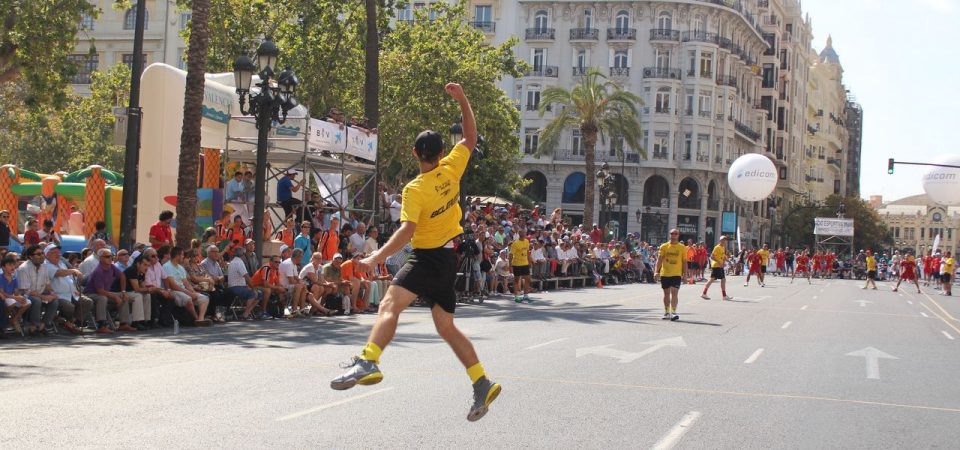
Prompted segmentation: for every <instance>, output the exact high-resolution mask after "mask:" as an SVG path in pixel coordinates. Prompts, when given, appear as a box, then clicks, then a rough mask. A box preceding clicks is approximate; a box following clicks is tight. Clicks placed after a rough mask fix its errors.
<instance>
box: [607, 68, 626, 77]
mask: <svg viewBox="0 0 960 450" xmlns="http://www.w3.org/2000/svg"><path fill="white" fill-rule="evenodd" d="M610 76H611V77H629V76H630V68H629V67H611V68H610Z"/></svg>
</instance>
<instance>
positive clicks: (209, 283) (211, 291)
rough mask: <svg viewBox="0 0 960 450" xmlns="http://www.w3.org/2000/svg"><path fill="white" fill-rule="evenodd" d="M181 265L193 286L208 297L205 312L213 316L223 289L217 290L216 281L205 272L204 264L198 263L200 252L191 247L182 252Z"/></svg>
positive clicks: (220, 300) (219, 302)
mask: <svg viewBox="0 0 960 450" xmlns="http://www.w3.org/2000/svg"><path fill="white" fill-rule="evenodd" d="M183 267H184V268H185V269H187V279H188V280H190V284H192V285H193V288H194V289H195V290H196V291H197V292H199V293H201V294H203V295H206V296H207V298H209V299H210V305H208V306H207V314H208V315H209V316H214V318H215V313H216V310H217V306H219V305H220V304H221V303H222V302H223V300H222V299H221V297H223V295H222V294H223V291H222V290H219V291H218V290H217V283H216V281H214V279H213V277H212V276H210V274H208V273H207V269H206V266H204V265H203V264H200V252H199V251H197V250H194V249H192V248H191V249H190V250H187V251H185V252H183ZM211 306H212V308H211ZM204 318H206V317H204Z"/></svg>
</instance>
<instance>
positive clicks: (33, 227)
mask: <svg viewBox="0 0 960 450" xmlns="http://www.w3.org/2000/svg"><path fill="white" fill-rule="evenodd" d="M25 225H26V226H27V231H24V232H23V242H24V243H25V245H40V232H39V227H38V226H37V219H30V220H27V223H26V224H25Z"/></svg>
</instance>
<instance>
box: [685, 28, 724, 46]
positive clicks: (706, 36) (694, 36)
mask: <svg viewBox="0 0 960 450" xmlns="http://www.w3.org/2000/svg"><path fill="white" fill-rule="evenodd" d="M719 37H720V36H719V35H717V33H708V32H706V31H684V32H683V37H682V39H681V40H682V41H683V42H708V43H711V44H719V43H720V40H719Z"/></svg>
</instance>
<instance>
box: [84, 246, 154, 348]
mask: <svg viewBox="0 0 960 450" xmlns="http://www.w3.org/2000/svg"><path fill="white" fill-rule="evenodd" d="M97 257H99V258H100V264H99V265H97V267H96V269H94V270H93V272H91V273H90V276H89V277H88V278H87V283H86V286H85V288H84V293H85V294H87V296H88V297H90V298H91V299H93V301H94V302H95V303H96V304H97V322H98V325H99V328H98V329H97V333H100V334H110V333H109V331H110V330H109V329H107V328H106V327H107V321H108V320H112V319H111V318H110V316H109V315H108V314H107V304H108V303H113V304H114V305H115V306H116V308H117V310H118V311H119V312H120V326H119V327H117V331H137V329H136V328H133V327H132V326H130V310H129V308H127V297H126V296H125V295H124V293H123V291H124V290H125V289H126V287H127V283H126V279H125V278H124V277H123V272H120V269H117V267H116V266H114V265H113V252H111V251H110V249H108V248H104V249H101V250H100V251H99V252H98V253H97ZM117 279H119V280H120V291H119V292H117V291H113V290H112V289H111V288H112V287H113V285H114V283H113V282H114V280H117ZM142 307H143V305H142V304H141V305H140V308H142Z"/></svg>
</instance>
